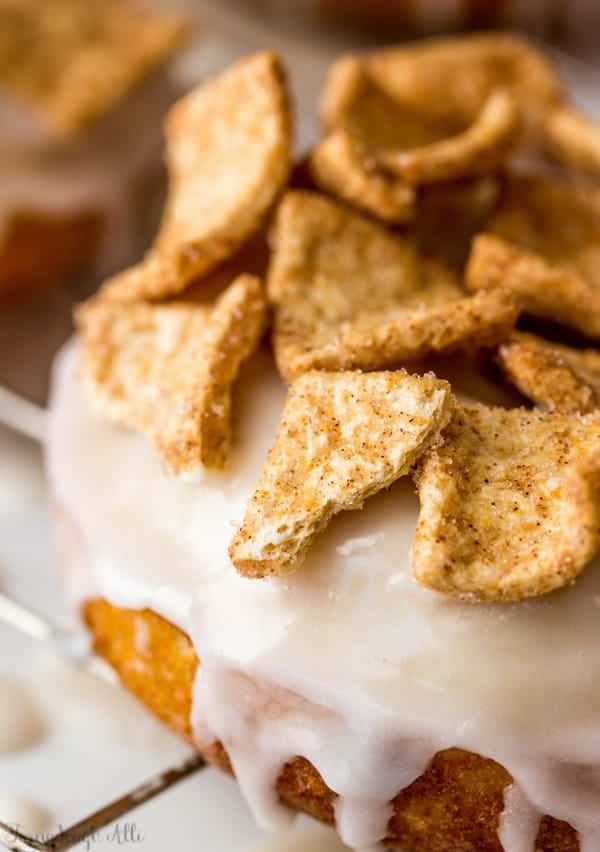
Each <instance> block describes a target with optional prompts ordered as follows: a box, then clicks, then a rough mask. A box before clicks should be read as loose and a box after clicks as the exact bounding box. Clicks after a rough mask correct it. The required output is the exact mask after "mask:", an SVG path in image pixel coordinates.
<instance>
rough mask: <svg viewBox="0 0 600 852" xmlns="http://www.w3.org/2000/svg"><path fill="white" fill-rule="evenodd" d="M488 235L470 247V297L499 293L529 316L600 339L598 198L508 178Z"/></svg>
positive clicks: (538, 181) (572, 189) (548, 184)
mask: <svg viewBox="0 0 600 852" xmlns="http://www.w3.org/2000/svg"><path fill="white" fill-rule="evenodd" d="M488 228H489V230H490V232H491V233H490V234H482V235H480V236H479V237H478V238H477V239H476V240H475V241H474V243H473V248H472V252H471V257H470V260H469V264H468V267H467V273H466V281H467V286H468V287H469V288H470V289H471V290H483V289H489V288H493V289H496V288H497V287H499V286H500V287H503V288H505V290H506V291H511V292H512V293H513V294H515V296H516V297H517V298H518V299H519V300H520V301H521V302H522V304H523V307H524V309H525V310H526V311H527V312H528V313H530V314H532V315H534V316H539V317H543V318H545V319H550V320H553V321H554V322H559V323H562V324H564V325H568V326H572V327H573V328H575V329H576V330H577V331H580V332H582V333H583V334H585V335H587V336H588V337H592V338H597V337H600V264H599V260H600V196H599V195H598V193H594V192H590V191H586V190H584V189H581V188H577V187H574V186H572V185H570V184H568V183H563V182H560V181H549V180H546V179H533V178H513V179H511V180H510V181H509V183H508V186H507V191H506V196H505V199H504V201H503V203H502V206H501V209H500V210H499V212H498V213H497V215H496V216H495V217H494V218H493V219H492V221H491V222H490V223H489V225H488Z"/></svg>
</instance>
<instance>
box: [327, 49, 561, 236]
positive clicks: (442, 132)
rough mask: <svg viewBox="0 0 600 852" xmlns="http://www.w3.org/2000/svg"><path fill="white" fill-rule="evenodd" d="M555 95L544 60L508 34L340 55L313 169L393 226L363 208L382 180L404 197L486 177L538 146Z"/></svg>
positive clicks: (556, 86) (383, 213)
mask: <svg viewBox="0 0 600 852" xmlns="http://www.w3.org/2000/svg"><path fill="white" fill-rule="evenodd" d="M561 97H562V90H561V86H560V83H559V81H558V78H557V76H556V74H555V73H554V71H553V69H552V67H551V66H550V64H549V63H548V62H547V61H546V60H545V58H544V57H543V55H542V54H541V53H539V52H537V51H535V50H534V49H533V48H532V47H531V46H530V45H529V44H527V43H526V42H525V41H523V40H520V39H517V38H511V37H506V36H473V37H468V38H464V37H463V38H460V39H437V40H432V41H429V42H425V43H421V44H419V45H416V46H409V47H401V48H397V49H391V50H383V51H378V52H375V53H372V54H367V55H364V56H351V55H350V56H344V57H342V58H341V59H339V60H338V61H337V62H335V63H334V64H333V66H332V68H331V69H330V72H329V75H328V78H327V82H326V85H325V90H324V93H323V97H322V105H321V113H322V117H323V124H324V127H325V130H326V138H325V141H324V142H322V143H321V145H319V146H317V148H316V149H315V152H314V153H313V173H314V176H315V179H316V181H317V183H318V184H319V185H320V186H322V187H323V188H324V189H326V190H328V191H331V192H333V193H334V194H336V195H338V196H340V197H341V198H343V199H344V200H347V201H350V202H351V203H353V204H355V205H358V206H362V207H363V208H364V209H366V210H368V211H369V212H370V213H374V214H375V215H378V216H380V217H381V218H383V219H387V220H388V221H395V220H394V219H393V218H392V217H391V216H390V214H389V210H386V209H385V207H383V206H381V207H378V206H377V205H374V204H373V203H372V196H373V195H374V194H375V195H379V193H380V192H381V185H382V184H383V186H384V187H386V188H387V191H388V192H389V191H391V188H393V189H394V191H395V192H396V193H402V192H403V193H404V194H406V192H407V189H408V187H410V186H415V187H416V186H419V185H422V184H428V183H434V182H438V181H443V180H450V179H455V178H462V177H468V176H476V175H482V174H489V173H490V172H491V171H493V170H495V169H496V168H497V167H498V166H499V165H501V164H502V163H504V162H505V161H506V160H507V159H508V157H509V156H510V155H511V153H512V150H513V148H515V147H517V146H533V147H536V146H537V147H539V138H540V137H541V136H542V125H543V122H544V119H545V115H546V113H547V111H548V110H549V109H551V108H553V107H555V106H556V105H557V104H558V103H560V99H561ZM335 134H337V136H336V135H335ZM333 140H335V141H333ZM340 140H344V142H343V144H342V141H340ZM351 143H352V146H351ZM340 154H343V156H340ZM350 154H351V155H350ZM336 155H337V156H336ZM367 177H370V181H369V182H367ZM376 179H377V184H376V182H375V181H376ZM360 187H363V190H361V189H360ZM376 187H377V189H376ZM413 212H414V211H413ZM410 213H411V211H410V210H407V211H406V214H405V216H404V218H405V220H406V219H407V218H408V214H410ZM396 221H402V220H401V219H400V218H397V219H396Z"/></svg>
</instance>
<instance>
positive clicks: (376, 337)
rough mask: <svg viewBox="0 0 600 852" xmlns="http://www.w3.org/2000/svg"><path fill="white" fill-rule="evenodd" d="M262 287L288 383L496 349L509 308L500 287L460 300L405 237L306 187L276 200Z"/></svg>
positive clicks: (511, 313)
mask: <svg viewBox="0 0 600 852" xmlns="http://www.w3.org/2000/svg"><path fill="white" fill-rule="evenodd" d="M268 292H269V297H270V300H271V301H272V303H273V304H274V306H275V317H274V345H275V355H276V358H277V363H278V365H279V369H280V371H281V372H282V374H283V375H284V377H285V378H288V379H289V378H294V377H296V376H298V375H300V374H301V373H303V372H306V371H307V370H310V369H315V368H316V369H325V370H342V369H343V370H349V369H363V370H376V369H382V368H385V367H390V366H397V365H398V364H402V363H403V362H409V361H415V360H418V359H420V358H423V357H425V356H427V355H431V354H434V353H440V352H449V351H451V350H457V349H469V348H472V349H477V348H483V347H487V346H495V345H496V344H497V343H498V342H499V341H501V340H503V339H505V338H506V337H507V336H508V334H509V333H510V330H511V328H512V326H513V325H514V323H515V320H516V317H517V312H518V311H517V307H516V306H515V304H514V302H513V300H512V298H511V296H510V295H506V294H504V293H501V292H496V293H486V294H479V298H477V297H476V298H473V297H472V296H468V295H467V294H465V293H464V291H463V290H462V288H461V286H460V284H459V279H458V277H457V276H456V274H455V273H454V272H453V271H452V270H450V269H449V268H448V267H446V266H445V265H444V264H442V263H440V262H438V261H435V260H430V259H426V258H423V257H421V256H420V255H419V254H418V252H417V250H416V247H415V244H414V242H413V241H412V240H410V239H406V238H400V237H397V236H392V235H390V234H389V233H388V232H387V231H386V230H385V229H384V228H382V227H381V226H379V225H377V224H376V223H374V222H371V221H369V220H367V219H365V218H363V217H362V216H359V215H358V214H354V213H352V212H350V211H348V210H347V209H346V208H344V207H341V206H339V205H337V204H335V203H333V202H331V201H328V200H327V199H325V198H323V197H322V196H319V195H317V194H315V193H308V192H289V193H287V195H286V196H285V198H284V200H283V201H282V203H281V205H280V208H279V211H278V216H277V221H276V226H275V233H274V251H273V256H272V260H271V266H270V270H269V277H268ZM481 295H484V298H481Z"/></svg>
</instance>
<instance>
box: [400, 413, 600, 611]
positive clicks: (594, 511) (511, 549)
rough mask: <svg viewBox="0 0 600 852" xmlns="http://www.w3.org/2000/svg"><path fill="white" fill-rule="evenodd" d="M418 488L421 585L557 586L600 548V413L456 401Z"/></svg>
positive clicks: (509, 592)
mask: <svg viewBox="0 0 600 852" xmlns="http://www.w3.org/2000/svg"><path fill="white" fill-rule="evenodd" d="M417 486H418V492H419V499H420V503H421V509H420V514H419V522H418V526H417V532H416V537H415V542H414V547H413V573H414V576H415V578H416V579H417V580H418V582H419V583H421V585H423V586H426V587H427V588H429V589H433V590H435V591H438V592H442V593H443V594H446V595H451V596H453V597H462V598H472V599H473V600H477V601H519V600H524V599H525V598H528V597H532V596H537V595H543V594H546V593H548V592H551V591H554V590H556V589H559V588H561V587H562V586H565V585H567V584H569V583H572V582H573V581H574V580H575V578H576V577H577V575H578V574H579V573H580V572H581V571H582V570H583V569H584V568H585V566H586V565H587V563H588V562H589V561H590V560H591V559H592V558H593V557H594V556H595V554H596V553H597V552H598V549H599V548H600V414H594V415H588V416H587V417H579V418H578V417H571V416H568V415H563V414H548V413H542V412H539V411H527V410H525V409H521V408H515V409H511V410H505V409H501V408H490V407H487V406H484V405H463V404H460V403H457V404H456V407H455V411H454V414H453V417H452V419H451V421H450V423H449V425H448V427H447V428H446V429H445V431H444V433H443V443H442V444H440V445H439V446H437V447H435V448H433V449H432V450H431V451H430V452H429V453H427V455H426V456H425V457H424V458H423V460H422V462H421V464H420V466H419V469H418V474H417Z"/></svg>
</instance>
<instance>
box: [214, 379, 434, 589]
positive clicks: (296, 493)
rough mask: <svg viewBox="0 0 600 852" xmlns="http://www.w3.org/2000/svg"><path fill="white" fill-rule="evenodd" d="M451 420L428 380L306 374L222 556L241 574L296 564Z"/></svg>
mask: <svg viewBox="0 0 600 852" xmlns="http://www.w3.org/2000/svg"><path fill="white" fill-rule="evenodd" d="M449 415H450V386H449V385H448V383H447V382H444V381H440V380H439V379H436V378H435V377H434V376H433V375H431V374H429V375H426V376H411V375H409V374H408V373H406V372H404V371H398V372H393V373H355V372H352V373H325V372H313V373H308V374H307V375H305V376H302V377H301V378H299V379H297V380H296V381H295V382H294V384H293V385H292V387H291V388H290V391H289V393H288V398H287V401H286V404H285V409H284V412H283V419H282V421H281V424H280V426H279V431H278V433H277V437H276V439H275V444H274V446H273V448H272V449H271V451H270V453H269V456H268V458H267V462H266V465H265V468H264V470H263V473H262V477H261V479H260V481H259V483H258V486H257V488H256V491H255V492H254V494H253V495H252V497H251V498H250V502H249V504H248V507H247V510H246V516H245V518H244V522H243V524H242V526H241V528H240V530H239V532H238V533H237V534H236V536H235V538H234V539H233V542H232V544H231V547H230V549H229V553H230V555H231V559H232V561H233V563H234V565H235V566H236V568H237V570H238V571H239V572H240V574H243V575H245V576H248V577H265V576H267V575H270V574H277V575H285V574H289V573H290V572H291V571H293V570H294V569H295V568H297V567H298V565H299V564H300V562H301V561H302V559H303V557H304V555H305V553H306V550H307V549H308V547H309V546H310V544H311V542H312V541H313V539H314V538H315V537H316V536H317V535H318V534H319V533H320V532H321V531H322V530H323V529H324V528H325V527H326V526H327V524H328V523H329V521H330V520H331V518H332V517H333V516H334V515H336V514H337V513H338V512H341V511H344V510H348V509H359V508H361V506H362V504H363V503H364V501H365V500H366V499H367V498H369V497H371V496H373V495H374V494H376V493H377V492H378V491H381V490H382V489H383V488H387V487H388V486H389V485H391V484H392V482H394V481H395V480H396V479H398V478H399V477H401V476H403V475H405V474H406V473H407V472H408V471H409V469H410V468H411V466H412V465H413V464H414V462H415V461H416V460H417V458H418V457H419V456H420V454H421V453H422V452H423V451H424V449H425V448H426V447H428V446H430V445H431V443H432V442H433V441H435V439H436V438H437V435H438V433H439V430H440V429H441V428H442V427H443V426H444V425H445V424H446V423H447V421H448V417H449Z"/></svg>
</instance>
